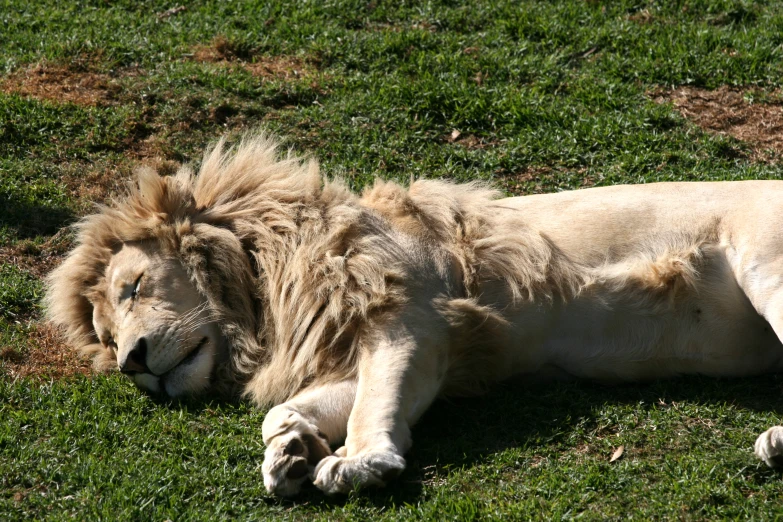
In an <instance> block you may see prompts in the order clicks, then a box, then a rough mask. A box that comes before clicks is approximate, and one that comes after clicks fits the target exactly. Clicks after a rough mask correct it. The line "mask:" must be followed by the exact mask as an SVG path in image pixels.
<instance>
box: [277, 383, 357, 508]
mask: <svg viewBox="0 0 783 522" xmlns="http://www.w3.org/2000/svg"><path fill="white" fill-rule="evenodd" d="M355 396H356V381H354V380H350V381H342V382H337V383H330V384H325V385H321V386H315V387H312V388H308V389H306V390H304V391H302V392H301V393H299V394H297V395H296V396H295V397H294V398H293V399H291V400H289V401H288V402H285V403H283V404H280V405H278V406H275V407H274V408H272V409H271V410H269V413H268V414H267V415H266V417H265V418H264V425H263V428H262V432H263V437H264V444H266V446H267V449H266V452H265V453H264V464H263V465H262V467H261V469H262V472H263V474H264V486H266V489H267V491H268V492H270V493H275V494H276V495H281V496H291V495H295V494H296V493H298V492H299V488H300V487H301V486H302V483H304V481H305V480H307V477H308V475H310V474H311V473H312V472H313V471H314V469H315V466H316V465H317V464H318V462H319V461H320V460H321V459H323V458H324V457H327V456H328V455H331V454H332V451H331V449H330V448H329V444H330V442H331V443H336V442H340V441H342V440H343V439H344V438H345V434H346V431H347V424H348V416H349V414H350V412H351V407H352V406H353V403H354V398H355Z"/></svg>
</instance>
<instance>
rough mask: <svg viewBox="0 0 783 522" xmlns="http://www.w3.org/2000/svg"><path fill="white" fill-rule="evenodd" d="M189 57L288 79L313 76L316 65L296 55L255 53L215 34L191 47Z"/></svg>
mask: <svg viewBox="0 0 783 522" xmlns="http://www.w3.org/2000/svg"><path fill="white" fill-rule="evenodd" d="M193 60H195V61H197V62H202V63H214V64H217V65H221V66H225V67H240V68H242V69H245V70H246V71H248V72H249V73H250V74H252V75H253V76H256V77H258V78H264V79H269V80H283V81H291V80H296V79H302V78H310V77H313V76H315V73H316V67H315V65H314V64H312V63H311V62H309V61H307V60H304V59H302V58H299V57H297V56H258V55H255V54H254V52H253V51H252V50H250V49H246V48H243V47H242V46H241V45H238V44H236V43H232V42H231V41H229V40H228V39H226V38H224V37H217V38H215V39H214V40H212V42H211V43H210V44H209V45H199V46H197V47H195V48H194V49H193Z"/></svg>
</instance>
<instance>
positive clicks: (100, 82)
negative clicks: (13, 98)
mask: <svg viewBox="0 0 783 522" xmlns="http://www.w3.org/2000/svg"><path fill="white" fill-rule="evenodd" d="M0 90H2V91H3V92H5V93H9V94H20V95H22V96H28V97H30V98H35V99H38V100H50V101H54V102H58V103H63V102H70V103H75V104H77V105H86V106H95V105H108V104H110V103H112V102H113V101H114V99H115V97H116V96H117V94H118V93H119V92H120V91H121V87H120V85H119V83H118V82H117V79H116V78H112V77H111V76H109V75H107V74H102V73H96V72H89V71H82V70H77V69H73V68H70V67H67V66H63V65H55V64H48V63H37V64H35V65H32V66H30V67H27V68H25V69H21V70H19V71H16V72H13V73H11V74H10V75H9V76H7V77H6V78H4V79H2V80H0Z"/></svg>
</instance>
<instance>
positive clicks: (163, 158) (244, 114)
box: [0, 0, 783, 520]
mask: <svg viewBox="0 0 783 522" xmlns="http://www.w3.org/2000/svg"><path fill="white" fill-rule="evenodd" d="M292 4H293V5H292ZM0 20H1V21H2V25H3V29H2V31H0V74H1V76H0V344H1V345H2V351H0V369H1V370H0V371H2V376H0V513H2V514H3V518H9V519H22V518H33V519H42V518H48V519H63V518H69V517H76V518H92V519H98V518H106V519H113V518H120V519H131V518H133V519H154V520H164V519H166V518H169V519H172V520H188V519H199V520H202V519H219V518H232V519H235V518H239V519H258V518H263V517H271V516H277V517H280V518H292V519H308V520H309V519H319V518H320V519H324V520H326V519H328V520H335V519H361V518H371V519H445V518H449V519H460V520H463V519H476V518H488V519H493V518H494V519H499V520H508V519H510V518H513V517H519V518H543V517H546V518H574V517H578V516H582V517H585V518H601V519H603V518H626V517H632V518H639V519H646V518H652V517H672V518H675V517H677V518H680V517H684V518H696V519H704V518H723V517H726V518H739V517H754V518H765V517H770V518H772V517H775V516H781V515H783V503H781V502H780V498H781V493H782V492H783V478H781V476H780V475H779V474H778V473H775V472H773V471H769V470H767V469H765V468H764V467H762V466H761V465H760V464H758V463H757V462H756V461H755V460H754V458H753V457H752V453H751V447H752V443H753V441H754V439H755V436H756V435H757V434H758V433H760V432H761V431H762V430H763V429H765V428H766V427H768V426H770V425H773V424H778V423H779V412H780V411H781V410H783V399H781V397H782V395H781V387H783V381H781V380H779V379H778V378H775V377H767V378H762V379H753V380H738V381H716V380H709V379H698V378H691V379H683V380H681V381H675V382H665V383H658V384H652V385H647V386H640V387H628V388H625V387H623V388H602V387H596V386H592V385H589V384H584V383H582V384H557V385H555V386H551V387H546V388H541V387H537V388H533V389H530V388H528V387H524V386H521V385H518V384H514V385H507V386H504V387H499V388H498V389H496V390H495V391H493V392H492V393H491V394H490V395H489V396H487V397H485V398H482V399H472V400H461V401H454V402H444V403H440V404H439V405H438V406H437V407H436V408H434V410H433V411H432V412H430V414H428V415H427V416H426V417H425V419H424V420H423V421H422V422H421V424H420V425H419V426H418V427H417V429H416V430H415V432H414V440H415V446H414V449H413V451H412V453H411V454H410V459H409V462H410V468H409V469H408V470H407V471H406V472H405V473H404V475H403V476H402V477H401V480H400V481H399V482H398V483H396V484H395V485H394V486H392V487H390V488H388V489H387V490H384V491H380V492H370V493H368V494H362V495H358V496H352V497H349V498H347V499H324V498H322V496H320V495H318V494H317V493H316V492H314V491H308V492H306V493H305V494H304V495H303V496H302V498H301V499H299V500H297V501H296V502H290V501H281V500H277V499H274V498H270V497H268V496H267V495H266V493H265V492H264V491H263V485H262V483H261V475H260V462H261V456H262V453H263V445H262V443H261V441H260V425H261V422H262V420H263V412H259V411H255V410H253V409H251V408H250V407H249V406H247V405H243V404H201V403H196V404H160V403H156V402H154V401H152V400H151V399H150V398H148V397H145V396H142V395H140V394H139V393H138V392H136V391H135V390H134V389H133V387H132V386H131V385H130V383H128V382H126V381H125V380H123V379H121V378H119V377H118V376H107V377H104V376H84V375H82V373H84V371H85V370H84V365H83V364H81V363H78V362H77V361H75V360H74V359H73V358H72V357H68V356H67V355H64V354H63V352H62V351H61V349H62V347H61V346H60V345H59V344H58V342H57V340H56V337H55V336H54V335H52V333H51V332H50V331H48V330H47V329H46V327H45V326H43V325H41V324H40V323H39V322H38V317H39V310H38V305H37V303H38V300H39V298H40V295H41V291H42V286H41V283H40V278H41V276H42V275H43V274H44V273H45V272H46V271H47V270H48V269H49V268H50V267H51V266H53V265H54V264H56V263H57V261H58V259H59V258H60V257H61V256H62V254H63V252H65V251H67V249H68V247H69V245H70V242H71V237H70V235H69V234H68V233H67V232H65V233H63V232H59V233H58V230H60V229H61V227H63V226H64V225H66V224H68V223H70V222H72V221H73V219H75V218H76V217H78V216H79V215H81V214H83V213H84V212H85V211H87V210H88V209H89V205H90V203H91V202H94V201H103V200H104V199H105V198H106V197H107V195H108V194H110V193H111V192H112V191H113V190H115V189H116V187H117V186H118V185H119V184H121V183H122V182H123V180H125V179H127V178H128V177H129V176H130V173H131V171H132V169H133V168H134V167H135V166H138V165H139V164H150V165H152V166H154V167H156V168H159V169H161V170H162V171H164V172H170V171H172V170H173V169H175V168H176V166H177V165H178V164H179V163H181V162H183V161H195V162H197V161H198V158H199V153H200V152H199V151H200V150H201V149H202V148H203V147H204V145H205V144H207V143H208V142H209V141H211V140H213V139H215V138H217V137H218V136H220V135H222V134H224V133H227V132H228V133H231V134H233V135H237V134H238V133H240V132H241V131H242V130H246V129H254V128H258V127H262V128H265V129H268V130H271V131H274V132H276V133H279V134H281V135H283V136H286V137H287V138H288V144H289V145H290V146H293V147H295V148H296V149H297V150H299V151H303V152H305V151H306V152H312V153H313V154H315V155H317V156H318V157H319V158H321V160H322V163H323V168H324V170H325V171H326V172H328V173H329V174H330V175H334V176H342V177H344V178H346V179H347V180H348V181H349V182H350V183H351V184H352V186H354V187H355V188H357V189H359V188H361V187H362V186H364V185H366V184H367V183H368V182H370V181H371V180H372V179H373V178H374V177H375V176H381V177H384V178H394V179H400V180H408V179H410V177H411V176H415V177H430V178H431V177H448V178H452V179H457V180H469V179H486V180H490V181H492V182H493V183H495V184H496V185H497V186H498V187H500V188H502V189H504V190H506V191H507V192H509V193H519V194H522V193H530V192H541V191H552V190H559V189H566V188H578V187H581V186H592V185H605V184H612V183H630V182H645V181H660V180H675V179H677V180H706V179H742V178H772V177H779V176H780V174H781V168H780V167H779V156H780V153H779V149H777V148H776V145H775V143H774V140H772V141H770V140H765V139H761V138H760V137H759V135H758V133H754V132H746V131H747V129H746V127H747V126H748V125H750V124H751V123H752V119H753V114H754V113H755V112H754V111H759V113H763V114H775V112H774V111H777V110H779V108H780V100H781V96H780V92H779V90H778V89H779V87H780V83H781V78H783V59H781V58H783V57H782V56H781V55H782V54H783V7H781V5H780V4H779V3H778V2H773V1H769V2H763V1H759V2H750V1H737V0H724V1H706V0H704V1H682V2H653V1H639V0H637V1H633V2H630V1H613V2H601V1H585V0H569V1H560V2H530V1H527V2H519V1H508V2H475V1H474V2H464V3H462V2H457V1H442V2H426V3H423V2H399V1H397V2H385V1H376V0H373V1H371V2H368V1H367V0H362V1H358V2H350V1H334V2H304V1H302V2H294V3H292V2H282V1H269V2H242V3H240V2H217V1H216V2H212V3H209V2H193V3H187V4H184V5H183V6H179V5H178V4H175V3H171V2H140V1H133V2H131V1H128V2H111V3H107V2H42V1H41V2H27V1H20V0H8V1H5V2H3V4H2V8H0ZM682 86H687V87H688V89H689V90H688V93H690V94H689V95H688V97H686V98H687V99H686V102H688V100H692V99H696V98H699V97H701V98H699V99H702V100H703V99H705V96H707V95H708V94H705V93H715V92H718V93H728V94H731V95H732V96H733V97H734V98H736V99H737V100H739V101H737V100H735V101H733V102H732V103H736V104H739V105H736V106H737V107H739V106H741V108H742V115H743V117H742V121H734V120H732V119H731V114H729V115H728V116H727V117H726V118H725V121H724V120H721V121H706V123H705V119H706V118H705V117H702V118H696V119H694V121H697V122H698V123H699V124H700V125H702V127H706V130H705V129H704V128H701V127H699V126H698V125H696V124H694V123H692V122H691V121H689V120H688V119H687V118H686V117H684V116H683V114H684V115H686V116H688V117H691V116H692V115H693V113H694V110H695V109H693V108H691V109H690V110H689V107H688V106H687V103H686V102H681V101H680V102H678V101H677V99H678V98H677V96H676V95H675V94H673V93H675V92H678V91H675V89H678V88H681V87H682ZM693 93H695V94H693ZM727 96H728V95H727ZM734 98H732V99H734ZM721 99H723V98H721ZM669 101H671V103H669ZM683 103H684V104H685V105H683ZM710 114H714V113H710ZM735 120H736V118H735ZM739 125H745V127H743V129H746V130H745V131H742V132H734V131H735V130H736V129H737V128H738V127H737V126H739ZM751 127H752V125H751ZM765 128H769V125H767V127H765ZM710 129H711V130H710ZM732 135H736V136H740V137H742V138H743V140H742V141H740V140H738V139H736V138H733V137H732ZM773 137H774V136H773ZM63 375H65V376H64V377H63ZM620 445H622V446H624V448H625V451H624V454H623V456H622V457H621V458H620V459H619V460H617V461H615V462H612V463H610V462H609V459H610V456H611V455H612V453H613V451H614V450H615V449H616V448H617V447H618V446H620Z"/></svg>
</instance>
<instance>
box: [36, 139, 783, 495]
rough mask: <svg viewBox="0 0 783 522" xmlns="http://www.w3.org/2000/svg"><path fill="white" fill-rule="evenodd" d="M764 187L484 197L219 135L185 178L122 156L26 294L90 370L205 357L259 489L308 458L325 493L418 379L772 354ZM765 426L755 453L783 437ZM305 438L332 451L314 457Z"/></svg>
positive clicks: (600, 373)
mask: <svg viewBox="0 0 783 522" xmlns="http://www.w3.org/2000/svg"><path fill="white" fill-rule="evenodd" d="M778 197H779V198H780V199H778ZM781 200H783V184H780V183H770V184H767V185H763V186H762V185H760V184H755V183H751V182H748V183H734V184H719V183H716V184H660V185H650V186H646V187H612V188H606V189H591V190H586V191H579V192H570V193H562V194H555V195H548V196H531V197H525V198H510V199H500V196H499V194H498V193H497V192H495V191H492V190H490V189H488V188H487V187H485V186H483V185H481V184H467V185H455V184H451V183H448V182H443V181H427V180H424V181H417V182H415V183H412V184H411V186H410V187H409V188H405V187H402V186H400V185H398V184H395V183H391V182H384V181H378V182H376V183H375V185H374V186H373V187H370V188H368V189H367V190H366V191H365V192H364V193H363V195H362V196H361V197H358V196H356V195H354V194H352V193H351V192H350V191H349V190H348V189H347V187H346V185H345V184H344V183H342V182H340V181H328V180H326V179H324V178H323V177H322V176H321V175H320V174H319V172H318V166H317V164H316V163H315V162H314V161H312V160H309V161H302V160H300V159H298V158H295V157H293V156H291V155H290V154H289V155H287V156H285V157H283V158H280V157H279V155H278V153H277V151H276V145H275V143H274V142H273V141H271V140H270V139H268V138H265V137H263V136H256V137H249V138H247V139H245V140H244V141H243V142H242V143H241V144H240V145H239V146H237V147H236V148H234V149H228V150H226V147H225V145H224V143H223V142H220V143H218V144H217V146H216V147H214V148H213V149H212V150H211V151H209V152H207V154H206V155H205V157H204V160H203V162H202V164H201V167H200V169H199V172H198V175H194V174H193V173H192V172H191V171H190V170H189V169H187V168H185V169H182V170H181V171H180V172H179V173H177V175H176V176H174V177H160V176H158V175H157V174H156V173H154V172H151V171H142V172H140V173H139V175H138V179H137V183H136V184H135V185H133V186H131V187H130V188H129V190H128V193H127V194H126V195H124V196H123V197H121V198H119V199H118V200H117V201H115V202H113V203H112V204H111V205H110V206H108V207H104V208H100V209H99V212H98V213H96V214H94V215H91V216H88V217H86V218H84V219H83V220H82V221H81V222H79V223H78V224H77V225H76V231H77V246H76V248H75V249H74V250H73V252H71V254H70V255H69V256H68V258H67V259H66V260H65V262H64V263H63V264H62V265H61V266H60V267H59V268H58V269H56V270H55V271H54V272H53V273H52V274H51V275H50V277H49V279H48V291H47V295H46V307H47V313H48V316H49V318H50V320H52V321H53V322H54V323H56V324H58V325H60V326H61V327H62V328H63V331H64V333H65V335H66V337H67V339H68V342H69V343H70V344H72V345H73V346H75V347H76V348H78V349H80V350H81V351H82V352H83V353H85V354H87V355H89V356H91V357H93V358H94V361H95V365H96V368H99V369H107V368H109V367H111V366H114V365H118V364H119V366H121V367H122V368H123V369H124V371H126V372H127V373H129V374H130V375H131V376H132V377H133V378H134V380H135V381H136V382H137V384H139V385H140V386H141V387H144V388H148V389H151V390H153V391H157V390H158V389H161V390H163V391H166V392H167V393H170V394H180V393H190V392H194V393H195V392H199V391H201V390H203V389H206V384H205V382H204V381H203V379H204V378H205V377H204V376H205V375H207V374H209V375H211V377H210V382H209V384H210V386H211V387H212V388H213V389H217V390H223V391H234V392H239V393H243V394H244V395H246V396H249V397H250V398H252V399H253V400H254V402H256V403H258V404H261V405H277V406H275V407H274V408H273V409H272V410H271V411H270V413H269V415H268V417H267V419H266V421H265V423H264V430H263V431H264V440H265V442H266V443H267V446H268V449H267V454H266V460H265V462H264V467H263V473H264V481H265V484H266V486H267V489H269V491H271V492H275V493H278V494H283V495H289V494H294V493H296V491H298V489H299V486H300V485H301V483H302V482H303V481H304V480H307V476H306V474H305V473H304V472H305V470H309V473H310V477H311V478H312V479H313V480H314V482H315V484H316V486H318V487H320V488H321V489H323V490H324V491H326V492H327V493H335V492H345V491H348V490H350V489H351V488H353V487H354V486H355V485H360V486H361V485H382V484H384V483H386V482H387V481H388V480H389V478H391V477H393V476H394V475H396V474H397V473H399V471H400V470H401V469H402V468H403V467H404V465H405V461H404V459H403V458H402V455H403V454H404V452H405V451H406V450H407V448H408V447H409V446H410V443H411V442H410V429H409V427H410V425H411V424H412V423H413V422H415V421H416V419H417V418H418V417H419V416H420V415H421V413H422V412H423V411H424V410H425V409H426V408H427V406H428V405H429V404H430V403H431V402H432V400H433V399H434V398H435V397H436V396H438V395H443V394H449V395H466V394H474V393H478V392H480V391H482V390H484V389H485V387H486V385H487V384H488V383H489V382H493V381H496V380H499V379H502V378H506V377H509V376H511V375H515V374H530V373H540V372H546V371H548V370H550V369H554V370H556V371H557V372H558V373H561V374H567V375H573V376H579V377H589V378H594V379H601V380H607V381H617V380H636V379H649V378H656V377H665V376H670V375H677V374H680V373H706V374H712V375H745V374H752V373H758V372H761V371H772V370H776V369H779V368H780V366H781V361H782V360H783V346H781V344H780V341H779V340H778V337H777V336H776V335H775V334H777V335H780V334H782V333H783V290H781V288H780V284H779V283H783V278H781V274H780V268H779V266H778V265H779V259H780V256H781V253H783V245H781V244H780V243H779V241H778V240H777V235H776V234H777V233H776V232H775V234H769V233H768V231H769V230H778V229H779V227H781V226H783V223H781V218H780V217H779V215H778V214H779V213H777V212H774V208H776V206H775V205H773V204H772V203H775V204H779V201H781ZM740 202H741V203H740ZM765 227H766V228H765ZM137 267H138V268H137ZM145 267H146V268H145ZM180 272H181V273H183V274H185V275H184V276H176V275H172V274H178V273H180ZM134 281H143V282H144V284H146V286H144V284H141V286H139V288H143V289H144V291H143V292H141V293H140V294H139V296H138V297H137V296H136V293H135V290H134V291H133V292H131V290H132V289H133V288H134V284H135V283H134ZM144 292H146V293H144ZM129 295H132V297H130V298H129V297H128V296H129ZM187 296H190V297H187ZM186 297H187V299H186ZM183 300H184V301H187V303H189V304H188V305H187V306H186V305H185V304H182V303H179V304H178V301H183ZM194 303H195V304H194ZM161 310H165V311H166V313H165V314H163V313H160V311H161ZM213 327H214V331H213V330H210V329H209V328H213ZM770 327H771V328H770ZM218 329H219V330H218ZM194 331H198V332H201V333H198V334H197V335H196V334H194V333H193V332H194ZM214 332H218V333H214ZM202 336H203V340H202V341H199V339H201V338H202ZM164 340H165V342H164ZM183 340H184V341H183ZM177 342H179V343H180V344H183V343H184V344H183V346H184V347H181V346H177ZM204 343H206V345H205V346H208V347H209V351H208V352H199V348H198V346H202V345H204ZM196 345H198V346H197V347H196V348H193V346H196ZM140 346H144V349H145V350H146V351H144V352H141V351H139V350H140V349H139V347H140ZM140 353H142V354H147V355H146V357H147V359H144V357H145V356H144V355H139V354H140ZM172 354H173V355H172ZM188 354H189V355H188ZM134 357H136V359H134ZM138 357H141V359H140V360H138ZM194 357H195V359H194ZM145 360H146V361H147V362H148V363H149V364H150V367H149V368H144V366H145V365H144V364H143V363H144V361H145ZM150 360H152V361H153V362H155V364H152V362H150ZM147 370H149V371H148V372H147ZM191 374H192V375H196V376H199V378H200V379H202V381H199V382H188V379H189V375H191ZM194 378H195V377H194ZM281 403H282V404H281ZM765 436H766V438H765V439H764V441H763V444H762V443H760V444H762V446H761V449H759V447H758V446H757V453H758V454H759V455H760V456H762V458H764V459H765V460H767V461H768V462H771V461H772V458H773V457H774V456H775V455H777V454H780V453H783V436H778V434H777V433H773V434H766V435H765ZM327 440H328V441H329V442H331V443H335V442H338V441H341V440H344V441H345V445H344V446H343V447H341V448H339V449H338V450H337V451H336V452H335V453H334V454H329V453H328V450H327V449H325V448H326V446H327V442H326V441H327ZM778 442H780V443H779V444H778ZM776 444H777V446H776ZM778 446H780V448H779V449H777V448H778Z"/></svg>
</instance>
